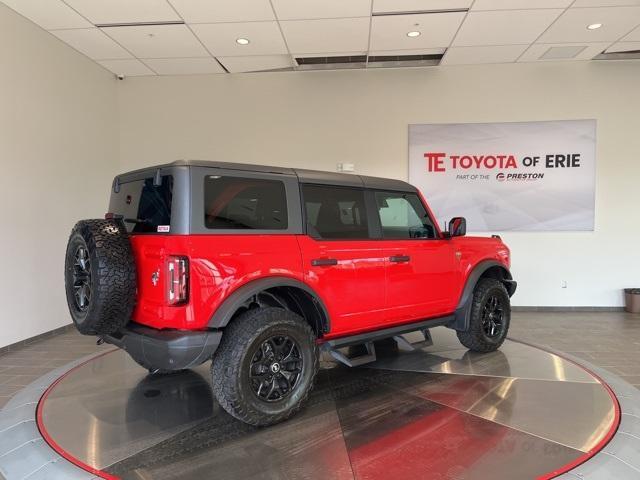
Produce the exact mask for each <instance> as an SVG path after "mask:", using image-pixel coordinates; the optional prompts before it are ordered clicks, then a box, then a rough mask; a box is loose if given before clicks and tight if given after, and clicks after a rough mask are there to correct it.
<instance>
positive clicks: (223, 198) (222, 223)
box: [204, 175, 288, 230]
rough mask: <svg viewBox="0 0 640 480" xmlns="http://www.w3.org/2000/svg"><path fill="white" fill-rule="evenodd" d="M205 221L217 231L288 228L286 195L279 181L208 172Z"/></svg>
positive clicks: (205, 190)
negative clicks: (226, 175)
mask: <svg viewBox="0 0 640 480" xmlns="http://www.w3.org/2000/svg"><path fill="white" fill-rule="evenodd" d="M204 207H205V208H204V217H205V218H204V223H205V226H206V227H207V228H209V229H214V230H215V229H217V230H225V229H231V230H236V229H237V230H286V229H287V227H288V220H287V195H286V192H285V187H284V183H283V182H281V181H278V180H263V179H256V178H240V177H225V176H220V175H207V176H206V177H205V179H204Z"/></svg>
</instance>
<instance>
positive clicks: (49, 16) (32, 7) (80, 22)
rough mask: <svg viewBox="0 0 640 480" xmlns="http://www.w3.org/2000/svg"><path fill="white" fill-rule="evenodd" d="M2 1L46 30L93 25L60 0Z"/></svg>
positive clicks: (89, 26)
mask: <svg viewBox="0 0 640 480" xmlns="http://www.w3.org/2000/svg"><path fill="white" fill-rule="evenodd" d="M2 2H3V3H5V4H6V5H7V6H8V7H11V8H12V9H13V10H15V11H16V12H18V13H19V14H20V15H22V16H24V17H27V18H28V19H29V20H31V21H32V22H34V23H37V24H38V25H40V26H41V27H42V28H45V29H47V30H54V29H62V28H91V27H93V25H91V23H90V22H88V21H87V20H86V19H85V18H82V16H81V15H79V14H78V13H76V12H74V11H73V9H72V8H70V7H69V6H68V5H65V4H64V3H63V2H62V1H60V0H2Z"/></svg>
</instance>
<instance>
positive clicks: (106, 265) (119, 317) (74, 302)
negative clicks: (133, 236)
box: [64, 220, 136, 335]
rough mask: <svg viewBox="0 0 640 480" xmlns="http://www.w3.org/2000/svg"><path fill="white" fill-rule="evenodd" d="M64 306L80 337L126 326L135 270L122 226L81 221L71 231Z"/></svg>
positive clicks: (133, 294) (132, 293)
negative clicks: (65, 302) (80, 334)
mask: <svg viewBox="0 0 640 480" xmlns="http://www.w3.org/2000/svg"><path fill="white" fill-rule="evenodd" d="M64 276H65V278H64V280H65V289H66V293H67V305H68V306H69V312H71V317H72V318H73V323H74V324H75V326H76V328H77V329H78V330H79V331H80V333H82V334H84V335H106V334H110V333H113V332H115V331H117V330H118V329H120V328H122V327H124V326H125V325H126V324H127V323H128V322H129V320H130V318H131V314H132V312H133V307H134V306H135V300H136V266H135V261H134V257H133V252H132V250H131V244H130V242H129V235H128V234H127V231H126V229H125V227H124V224H123V223H122V221H117V220H81V221H79V222H78V223H76V225H75V226H74V227H73V230H72V231H71V236H70V237H69V242H68V243H67V254H66V258H65V270H64Z"/></svg>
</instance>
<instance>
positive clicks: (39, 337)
mask: <svg viewBox="0 0 640 480" xmlns="http://www.w3.org/2000/svg"><path fill="white" fill-rule="evenodd" d="M74 328H75V327H74V325H73V323H70V324H69V325H65V326H63V327H58V328H55V329H53V330H50V331H48V332H44V333H41V334H40V335H36V336H34V337H29V338H25V339H24V340H20V341H19V342H16V343H12V344H11V345H6V346H4V347H0V355H3V354H5V353H9V352H11V351H13V350H18V349H20V348H22V347H25V346H27V345H32V344H34V343H37V342H40V341H42V340H46V339H47V338H51V337H55V336H57V335H60V334H62V333H66V332H69V331H71V330H73V329H74Z"/></svg>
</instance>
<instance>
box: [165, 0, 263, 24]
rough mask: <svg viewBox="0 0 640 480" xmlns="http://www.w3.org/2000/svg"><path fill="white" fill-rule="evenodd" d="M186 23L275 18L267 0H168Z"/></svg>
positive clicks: (253, 20)
mask: <svg viewBox="0 0 640 480" xmlns="http://www.w3.org/2000/svg"><path fill="white" fill-rule="evenodd" d="M169 1H170V3H171V4H172V5H173V7H174V8H175V9H176V10H177V11H178V13H179V14H180V16H181V17H182V18H183V19H184V21H185V22H187V23H217V22H258V21H267V20H275V16H274V15H273V9H272V8H271V3H270V2H269V0H169Z"/></svg>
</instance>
